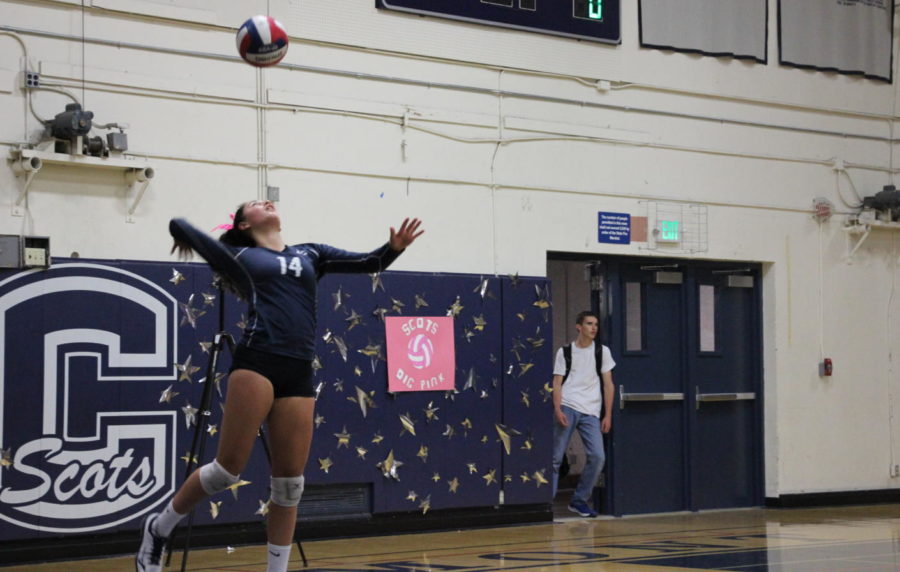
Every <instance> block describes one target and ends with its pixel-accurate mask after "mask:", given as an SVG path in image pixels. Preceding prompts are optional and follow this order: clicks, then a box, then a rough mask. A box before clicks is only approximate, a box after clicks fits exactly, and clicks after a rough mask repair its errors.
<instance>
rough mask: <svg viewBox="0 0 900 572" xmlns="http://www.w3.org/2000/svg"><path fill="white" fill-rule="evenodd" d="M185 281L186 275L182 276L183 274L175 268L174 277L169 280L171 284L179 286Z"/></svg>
mask: <svg viewBox="0 0 900 572" xmlns="http://www.w3.org/2000/svg"><path fill="white" fill-rule="evenodd" d="M184 281H185V277H184V274H182V273H181V272H179V271H178V270H176V269H174V268H173V269H172V277H171V278H169V282H171V283H172V284H174V285H176V286H178V285H179V284H181V283H182V282H184Z"/></svg>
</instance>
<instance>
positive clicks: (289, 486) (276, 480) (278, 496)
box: [271, 475, 304, 507]
mask: <svg viewBox="0 0 900 572" xmlns="http://www.w3.org/2000/svg"><path fill="white" fill-rule="evenodd" d="M303 482H304V479H303V475H300V476H299V477H272V498H271V500H272V502H273V503H275V504H277V505H278V506H288V507H289V506H297V505H298V504H299V503H300V497H302V496H303Z"/></svg>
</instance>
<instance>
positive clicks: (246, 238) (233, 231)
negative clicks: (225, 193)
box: [219, 203, 256, 247]
mask: <svg viewBox="0 0 900 572" xmlns="http://www.w3.org/2000/svg"><path fill="white" fill-rule="evenodd" d="M245 204H246V203H245ZM242 222H244V205H243V204H242V205H241V206H239V207H238V208H237V210H236V211H234V222H232V225H231V228H229V229H228V230H226V231H225V232H223V233H222V236H220V237H219V240H220V241H221V242H224V243H225V244H227V245H229V246H236V247H241V246H256V241H255V240H254V239H253V235H252V234H250V231H249V230H241V228H240V225H241V223H242Z"/></svg>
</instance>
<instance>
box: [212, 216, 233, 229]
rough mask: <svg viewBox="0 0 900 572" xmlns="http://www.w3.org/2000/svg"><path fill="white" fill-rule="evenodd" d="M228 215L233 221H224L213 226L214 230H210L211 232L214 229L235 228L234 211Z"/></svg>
mask: <svg viewBox="0 0 900 572" xmlns="http://www.w3.org/2000/svg"><path fill="white" fill-rule="evenodd" d="M228 216H230V217H231V222H230V223H229V222H225V223H222V224H220V225H218V226H215V227H213V229H212V231H210V232H213V231H216V230H231V229H233V228H234V213H231V214H230V215H228Z"/></svg>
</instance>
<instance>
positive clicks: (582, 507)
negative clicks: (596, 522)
mask: <svg viewBox="0 0 900 572" xmlns="http://www.w3.org/2000/svg"><path fill="white" fill-rule="evenodd" d="M569 510H570V511H572V512H574V513H577V514H579V515H581V516H585V517H588V518H594V517H595V516H597V511H595V510H594V509H592V508H591V507H589V506H588V504H587V503H586V502H584V501H580V500H573V501H572V502H570V503H569Z"/></svg>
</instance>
